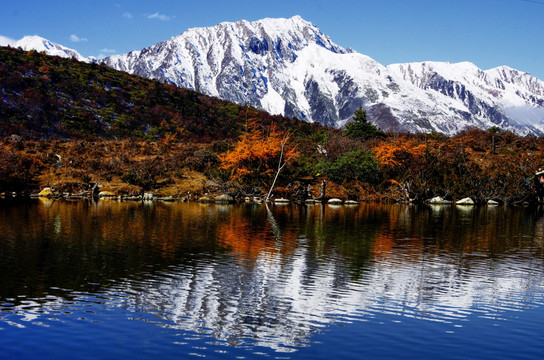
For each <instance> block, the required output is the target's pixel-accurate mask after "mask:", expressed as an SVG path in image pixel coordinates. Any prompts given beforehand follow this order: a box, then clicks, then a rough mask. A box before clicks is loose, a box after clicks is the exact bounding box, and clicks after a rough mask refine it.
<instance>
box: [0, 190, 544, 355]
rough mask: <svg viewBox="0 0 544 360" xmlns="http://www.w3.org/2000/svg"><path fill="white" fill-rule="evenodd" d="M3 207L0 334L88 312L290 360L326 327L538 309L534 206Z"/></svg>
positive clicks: (539, 248) (542, 247)
mask: <svg viewBox="0 0 544 360" xmlns="http://www.w3.org/2000/svg"><path fill="white" fill-rule="evenodd" d="M2 205H3V206H1V207H0V234H2V235H0V300H1V301H0V302H1V303H2V304H1V305H0V310H1V312H0V328H3V331H0V337H1V334H2V332H5V331H8V330H9V328H10V325H12V326H15V327H17V326H19V325H22V326H24V325H25V324H29V323H30V324H44V323H47V322H48V319H50V318H51V317H52V316H54V317H56V318H62V313H63V311H66V309H67V308H68V309H69V308H70V307H72V306H74V304H77V303H78V302H81V301H92V302H94V303H98V304H100V306H101V307H103V308H105V309H115V308H118V309H123V311H128V312H130V313H132V314H133V315H134V318H135V319H137V318H138V316H137V314H138V313H145V314H148V315H149V314H151V315H153V316H154V317H155V319H157V320H160V321H158V322H157V325H158V326H161V327H164V328H167V329H171V330H172V331H177V334H188V333H190V334H192V335H191V336H192V339H193V340H195V339H198V338H199V337H201V338H202V337H212V338H214V339H216V340H217V341H218V344H222V345H221V346H225V347H227V348H228V347H232V346H235V347H242V348H256V347H259V348H265V349H271V350H272V351H273V352H279V353H291V352H296V351H297V350H298V349H301V348H303V347H309V346H311V345H312V337H313V336H314V335H315V334H316V333H319V332H320V331H321V329H322V328H324V327H328V326H331V325H332V324H337V323H353V322H365V321H371V320H372V319H379V318H380V317H382V316H386V315H392V316H398V317H400V318H413V319H420V320H424V321H433V322H437V323H442V324H444V328H443V331H453V330H455V328H456V327H457V326H462V324H463V321H466V319H467V318H469V317H471V316H473V315H477V316H478V317H479V318H483V319H486V318H488V319H495V320H496V319H498V320H500V319H501V316H502V315H501V314H502V313H503V312H505V311H524V310H525V309H527V308H535V307H541V306H543V305H544V290H543V286H544V281H543V274H544V271H543V270H544V261H543V260H544V240H543V239H544V234H543V227H544V220H543V219H544V214H543V212H542V210H540V209H524V208H519V209H507V208H504V207H489V208H488V207H481V208H473V207H444V206H439V207H416V206H406V205H378V204H362V205H360V206H355V207H348V206H336V207H335V206H328V205H310V206H294V205H292V206H273V205H268V206H267V205H241V206H225V205H202V204H177V203H174V204H170V203H168V204H167V203H164V204H163V203H150V204H143V203H120V202H114V201H111V202H110V201H100V202H98V203H96V204H91V203H88V202H84V201H79V202H61V201H49V200H46V201H42V202H39V203H34V202H32V203H26V204H10V203H8V204H2ZM6 324H7V325H6Z"/></svg>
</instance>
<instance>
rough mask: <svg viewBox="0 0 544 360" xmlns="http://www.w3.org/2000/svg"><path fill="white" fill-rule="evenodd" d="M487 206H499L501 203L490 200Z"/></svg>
mask: <svg viewBox="0 0 544 360" xmlns="http://www.w3.org/2000/svg"><path fill="white" fill-rule="evenodd" d="M487 205H491V206H496V205H499V203H498V202H497V201H495V200H489V201H488V202H487Z"/></svg>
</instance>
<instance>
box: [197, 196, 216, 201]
mask: <svg viewBox="0 0 544 360" xmlns="http://www.w3.org/2000/svg"><path fill="white" fill-rule="evenodd" d="M198 202H202V203H209V202H213V199H212V198H210V197H208V196H206V195H204V196H201V197H200V198H198Z"/></svg>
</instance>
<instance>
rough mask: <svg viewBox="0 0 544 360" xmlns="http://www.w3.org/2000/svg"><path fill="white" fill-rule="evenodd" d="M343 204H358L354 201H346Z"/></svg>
mask: <svg viewBox="0 0 544 360" xmlns="http://www.w3.org/2000/svg"><path fill="white" fill-rule="evenodd" d="M344 204H346V205H359V202H358V201H355V200H346V202H345V203H344Z"/></svg>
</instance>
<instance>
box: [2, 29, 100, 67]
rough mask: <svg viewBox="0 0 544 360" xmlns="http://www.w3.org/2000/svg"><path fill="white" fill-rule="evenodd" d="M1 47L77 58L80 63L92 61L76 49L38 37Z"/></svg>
mask: <svg viewBox="0 0 544 360" xmlns="http://www.w3.org/2000/svg"><path fill="white" fill-rule="evenodd" d="M0 45H9V46H11V47H13V48H20V49H22V50H25V51H29V50H36V51H38V52H41V51H44V52H45V53H46V54H47V55H51V56H60V57H63V58H75V59H77V60H79V61H83V62H90V61H91V59H89V58H86V57H83V56H81V54H80V53H78V52H77V51H76V50H74V49H70V48H67V47H66V46H62V45H59V44H56V43H53V42H51V41H49V40H47V39H44V38H42V37H40V36H37V35H32V36H25V37H23V38H22V39H21V40H17V41H14V42H11V41H10V42H7V43H6V44H0Z"/></svg>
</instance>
